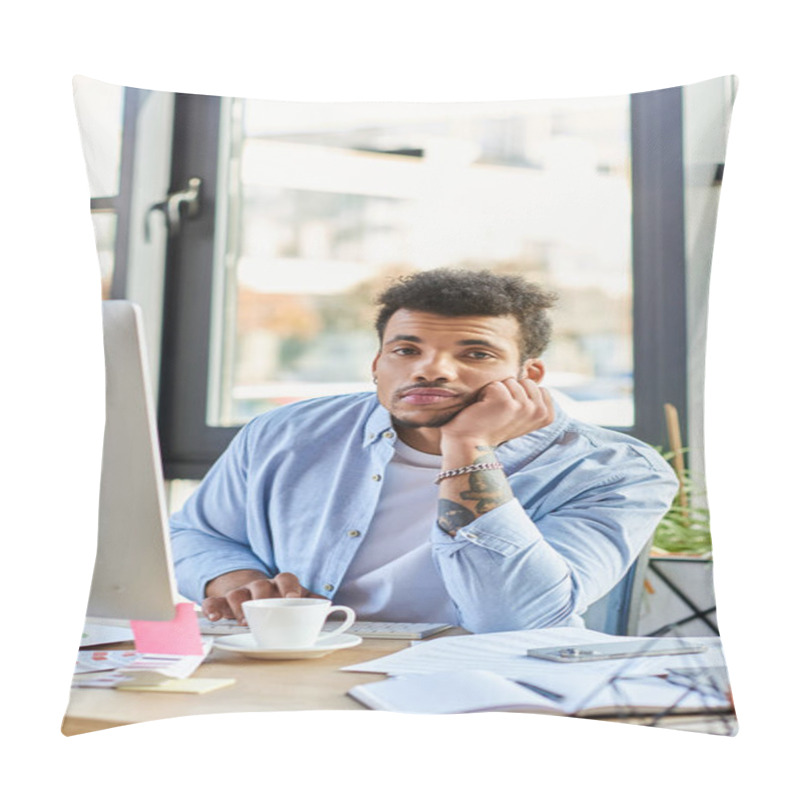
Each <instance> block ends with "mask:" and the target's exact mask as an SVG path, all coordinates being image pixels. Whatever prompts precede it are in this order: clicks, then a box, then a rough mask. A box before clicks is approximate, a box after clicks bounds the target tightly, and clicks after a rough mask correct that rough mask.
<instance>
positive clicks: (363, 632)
mask: <svg viewBox="0 0 800 800" xmlns="http://www.w3.org/2000/svg"><path fill="white" fill-rule="evenodd" d="M335 627H336V623H335V622H328V623H326V624H325V625H324V626H323V628H322V630H323V631H326V630H333V629H334V628H335ZM452 627H453V626H452V625H449V624H448V623H446V622H368V621H366V620H356V622H355V623H354V624H353V627H352V628H348V629H347V631H346V633H352V634H354V635H355V636H361V637H362V638H363V639H426V638H427V637H428V636H433V635H434V634H435V633H441V632H442V631H446V630H447V629H448V628H452Z"/></svg>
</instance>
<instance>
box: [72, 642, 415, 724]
mask: <svg viewBox="0 0 800 800" xmlns="http://www.w3.org/2000/svg"><path fill="white" fill-rule="evenodd" d="M408 646H409V643H408V641H405V640H398V639H364V641H363V642H362V643H361V644H360V645H357V646H356V647H351V648H349V649H347V650H335V651H334V652H332V653H330V654H328V655H326V656H323V657H322V658H311V659H303V660H297V661H260V660H257V659H253V658H246V657H244V656H240V655H237V654H235V653H230V652H226V651H223V650H218V649H216V648H213V649H212V650H211V653H210V654H209V655H208V657H207V658H206V660H205V661H204V662H203V664H202V665H201V666H200V667H199V668H198V669H197V671H196V672H195V673H194V675H193V676H192V677H196V678H235V679H236V683H234V684H233V685H232V686H227V687H225V688H222V689H217V690H215V691H213V692H208V693H207V694H199V695H197V694H177V693H176V694H169V693H155V692H120V691H116V690H115V689H73V690H72V692H71V693H70V702H69V708H68V709H67V714H66V716H65V717H64V722H63V724H62V726H61V731H62V733H63V734H64V735H66V736H72V735H74V734H77V733H88V732H89V731H97V730H103V729H105V728H113V727H116V726H118V725H129V724H131V723H135V722H146V721H149V720H155V719H169V718H173V717H184V716H189V715H191V714H220V713H237V712H240V711H320V710H339V709H351V710H358V709H360V710H362V711H363V710H365V709H364V706H362V705H361V704H360V703H357V702H356V701H355V700H353V699H352V698H351V697H348V696H347V690H348V689H349V688H350V687H351V686H355V685H357V684H359V683H368V682H370V681H378V680H383V679H384V678H385V676H384V675H380V674H377V673H366V672H340V671H339V667H344V666H347V665H349V664H357V663H359V662H361V661H368V660H370V659H373V658H380V657H381V656H385V655H388V654H389V653H394V652H396V651H397V650H400V649H402V648H404V647H408ZM93 649H98V650H102V649H104V648H102V647H98V648H93ZM105 649H108V648H105Z"/></svg>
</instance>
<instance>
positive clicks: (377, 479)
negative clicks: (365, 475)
mask: <svg viewBox="0 0 800 800" xmlns="http://www.w3.org/2000/svg"><path fill="white" fill-rule="evenodd" d="M380 479H381V476H380V475H373V476H372V480H374V481H379V480H380Z"/></svg>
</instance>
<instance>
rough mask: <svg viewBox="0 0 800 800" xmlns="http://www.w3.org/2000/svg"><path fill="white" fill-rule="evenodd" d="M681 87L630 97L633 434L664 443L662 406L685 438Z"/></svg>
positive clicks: (684, 263)
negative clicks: (669, 408) (672, 411)
mask: <svg viewBox="0 0 800 800" xmlns="http://www.w3.org/2000/svg"><path fill="white" fill-rule="evenodd" d="M682 117H683V101H682V90H681V88H680V87H676V88H670V89H663V90H659V91H655V92H642V93H639V94H633V95H631V180H632V205H633V223H632V224H633V341H634V354H633V362H634V408H635V422H634V428H633V431H632V433H633V435H634V436H636V437H637V438H639V439H642V440H644V441H646V442H649V443H650V444H653V445H666V441H665V438H666V437H665V430H666V423H665V419H664V403H671V404H672V405H674V406H675V408H676V409H677V410H678V415H679V418H680V421H681V428H682V437H683V440H684V441H686V424H687V380H686V354H687V342H686V338H687V337H686V255H685V222H684V170H683V119H682Z"/></svg>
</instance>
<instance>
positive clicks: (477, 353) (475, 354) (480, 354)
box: [467, 350, 493, 361]
mask: <svg viewBox="0 0 800 800" xmlns="http://www.w3.org/2000/svg"><path fill="white" fill-rule="evenodd" d="M467 358H471V359H474V360H477V361H483V360H485V359H487V358H493V356H492V354H491V353H487V352H485V351H483V350H472V351H471V352H469V353H467Z"/></svg>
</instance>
